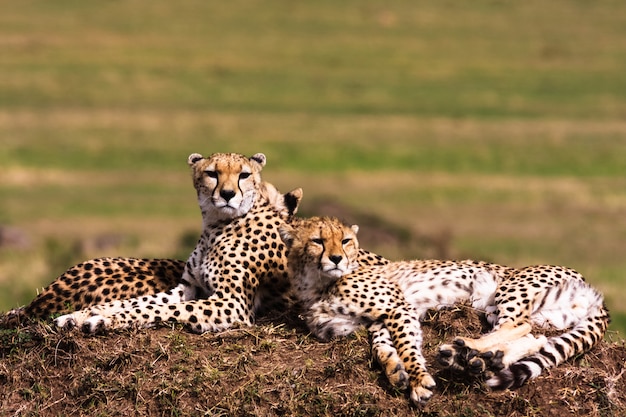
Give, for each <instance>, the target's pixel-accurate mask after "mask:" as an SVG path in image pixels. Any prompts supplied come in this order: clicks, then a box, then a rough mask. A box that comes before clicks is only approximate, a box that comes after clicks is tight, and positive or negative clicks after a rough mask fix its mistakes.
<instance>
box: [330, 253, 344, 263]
mask: <svg viewBox="0 0 626 417" xmlns="http://www.w3.org/2000/svg"><path fill="white" fill-rule="evenodd" d="M328 259H330V261H331V262H332V263H334V264H335V265H339V262H341V260H342V259H343V257H342V256H341V255H331V256H329V257H328Z"/></svg>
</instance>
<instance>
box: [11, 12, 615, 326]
mask: <svg viewBox="0 0 626 417" xmlns="http://www.w3.org/2000/svg"><path fill="white" fill-rule="evenodd" d="M0 6H1V8H2V10H3V12H2V14H0V74H1V76H0V144H1V145H0V225H2V226H6V227H8V228H10V230H12V231H17V233H18V234H19V235H20V236H21V237H22V239H23V241H22V244H20V245H10V244H8V245H3V246H0V311H4V310H7V309H9V308H12V307H15V306H17V305H21V304H24V303H27V302H28V301H29V300H30V299H31V298H32V297H33V296H34V294H35V291H36V288H37V287H41V286H43V285H46V284H47V283H48V282H50V281H51V280H52V279H53V278H54V277H55V276H56V275H58V274H59V273H61V272H62V271H63V270H65V269H66V268H67V267H69V266H70V265H71V264H73V263H75V262H78V261H80V260H83V259H86V258H89V257H94V256H104V255H121V256H156V257H171V256H175V257H179V258H185V257H186V255H187V253H188V251H189V246H190V245H191V246H192V245H193V241H194V239H195V236H196V235H197V234H198V232H199V227H200V216H199V213H198V210H197V207H196V202H195V194H194V191H193V188H192V185H191V181H190V179H189V173H188V168H187V164H186V159H187V156H188V155H189V154H190V153H192V152H201V153H204V154H210V153H212V152H218V151H225V152H230V151H232V152H240V153H245V154H253V153H256V152H264V153H265V154H266V155H267V157H268V164H267V167H266V168H265V171H264V175H265V178H266V179H267V180H269V181H271V182H273V183H274V184H276V185H277V186H278V187H279V189H281V190H283V191H287V190H289V189H291V188H295V187H299V186H301V187H303V188H304V201H303V206H302V212H303V214H324V213H320V212H318V211H317V210H319V207H323V206H324V205H323V204H320V202H329V201H330V202H333V204H337V205H339V206H341V208H342V209H343V210H345V211H346V212H350V211H354V212H356V213H359V214H360V215H361V216H362V217H363V218H366V219H369V220H370V221H372V223H371V225H370V224H361V228H362V233H364V232H365V231H366V230H367V229H368V227H370V226H371V227H374V226H376V227H383V228H385V227H387V228H389V229H390V230H393V231H394V233H396V235H395V238H394V239H395V240H394V239H392V240H376V239H373V240H372V241H371V242H367V247H368V248H370V249H373V250H375V251H377V252H380V253H381V254H384V255H386V256H389V257H393V258H401V257H402V258H408V257H425V256H433V254H441V253H444V254H445V255H446V256H449V257H455V258H456V257H476V258H481V259H488V260H491V261H496V262H500V263H505V264H510V265H514V266H522V265H525V264H532V263H558V264H566V265H568V266H571V267H574V268H576V269H577V270H579V271H580V272H581V273H583V274H584V275H585V276H586V277H587V278H588V280H589V281H590V282H592V283H593V284H594V285H596V286H597V287H599V288H600V289H601V290H602V291H603V292H604V293H605V295H606V298H607V303H608V305H609V308H610V309H611V313H612V316H613V324H612V329H613V330H616V331H620V332H622V333H623V332H625V331H626V305H623V304H621V302H620V301H619V300H620V299H621V298H622V297H625V296H626V290H625V287H626V273H625V272H626V256H624V255H625V252H626V251H625V250H626V220H625V218H626V77H625V76H624V74H626V42H625V41H624V40H625V39H626V3H624V2H619V1H599V2H583V1H550V2H539V1H526V2H496V1H487V0H479V1H474V2H451V1H442V2H427V3H426V4H423V3H419V4H418V3H416V2H413V1H397V2H391V3H389V4H382V3H380V2H376V1H367V0H366V1H363V0H359V1H357V0H351V1H344V2H335V1H328V0H324V1H317V2H291V1H286V0H285V1H268V2H258V1H247V0H246V1H243V0H234V1H229V2H225V3H224V2H220V3H217V2H205V1H199V0H198V1H187V2H182V3H181V2H164V1H140V0H131V1H124V2H120V1H109V2H97V3H92V2H82V1H65V0H64V1H44V0H41V1H27V0H25V1H19V2H9V1H5V0H0ZM365 215H367V216H370V217H367V216H365ZM381 225H382V226H381ZM403 233H404V234H403ZM403 236H404V237H403ZM407 236H408V237H407ZM403 239H404V240H403ZM407 239H408V240H407ZM407 242H413V243H411V244H407ZM415 242H417V243H415ZM420 242H422V243H423V242H426V243H423V244H422V243H420ZM429 242H430V244H431V245H434V246H437V245H439V246H442V247H443V249H442V248H441V247H439V248H438V249H436V250H435V249H432V248H429Z"/></svg>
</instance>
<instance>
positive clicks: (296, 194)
mask: <svg viewBox="0 0 626 417" xmlns="http://www.w3.org/2000/svg"><path fill="white" fill-rule="evenodd" d="M283 199H284V202H285V207H287V212H288V213H289V215H290V216H293V215H294V214H296V213H297V211H298V207H299V206H300V201H301V200H302V188H296V189H295V190H291V191H289V192H288V193H287V194H285V195H284V196H283Z"/></svg>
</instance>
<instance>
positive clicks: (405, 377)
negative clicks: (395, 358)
mask: <svg viewBox="0 0 626 417" xmlns="http://www.w3.org/2000/svg"><path fill="white" fill-rule="evenodd" d="M385 373H386V374H387V379H388V380H389V382H390V383H391V385H393V386H394V387H396V388H398V389H400V390H405V389H407V388H408V386H409V374H407V373H406V371H405V370H404V366H403V365H402V363H398V364H397V365H396V366H395V368H394V369H393V370H391V371H389V372H388V371H387V370H385Z"/></svg>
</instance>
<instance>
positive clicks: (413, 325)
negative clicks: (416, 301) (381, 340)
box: [383, 306, 436, 404]
mask: <svg viewBox="0 0 626 417" xmlns="http://www.w3.org/2000/svg"><path fill="white" fill-rule="evenodd" d="M383 323H384V325H385V327H386V328H387V330H388V331H389V334H390V335H391V339H392V341H393V345H394V347H395V348H396V350H397V355H398V357H399V358H400V360H401V361H402V364H403V365H404V370H405V371H406V373H407V374H408V375H409V387H410V393H409V396H410V398H411V401H412V402H413V403H414V404H422V403H425V402H426V401H428V400H429V399H430V397H432V395H433V392H432V389H433V388H434V387H435V385H436V384H435V380H434V379H433V377H432V376H431V375H430V374H429V373H428V370H427V369H426V359H424V356H423V355H422V329H421V327H420V322H419V317H418V315H417V313H416V312H415V311H414V310H413V309H412V308H411V307H410V306H399V307H398V308H396V309H395V310H394V309H392V310H390V311H389V312H388V313H387V314H386V315H385V318H384V319H383Z"/></svg>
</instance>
